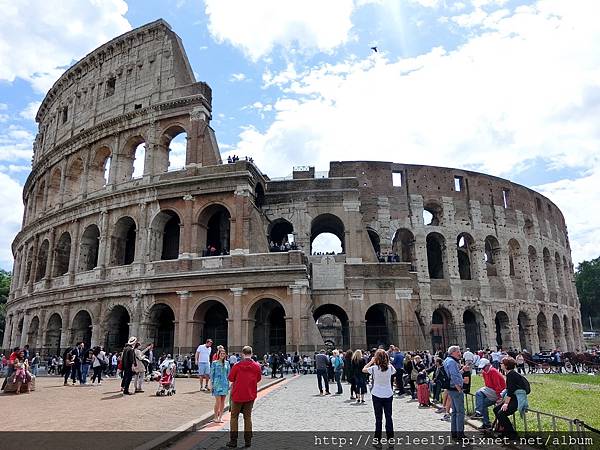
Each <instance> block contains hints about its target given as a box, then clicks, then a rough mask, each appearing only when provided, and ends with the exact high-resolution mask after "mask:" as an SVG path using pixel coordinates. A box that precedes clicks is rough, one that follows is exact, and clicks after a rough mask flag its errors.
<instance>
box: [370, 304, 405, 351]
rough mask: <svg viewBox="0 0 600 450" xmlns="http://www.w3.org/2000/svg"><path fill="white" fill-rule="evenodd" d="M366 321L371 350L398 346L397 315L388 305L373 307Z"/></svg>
mask: <svg viewBox="0 0 600 450" xmlns="http://www.w3.org/2000/svg"><path fill="white" fill-rule="evenodd" d="M365 321H366V328H367V330H366V331H367V347H368V348H369V349H371V348H376V347H379V346H380V345H383V346H384V348H388V347H389V345H390V344H397V336H396V334H397V333H396V314H395V313H394V310H393V309H392V308H390V307H389V306H388V305H384V304H383V303H379V304H377V305H373V306H371V307H370V308H369V309H368V310H367V313H366V314H365Z"/></svg>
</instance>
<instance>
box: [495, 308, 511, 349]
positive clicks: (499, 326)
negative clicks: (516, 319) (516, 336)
mask: <svg viewBox="0 0 600 450" xmlns="http://www.w3.org/2000/svg"><path fill="white" fill-rule="evenodd" d="M495 324H496V344H497V345H498V348H504V349H507V348H512V346H513V345H512V338H511V334H510V319H509V318H508V314H506V313H505V312H504V311H498V312H497V313H496V319H495Z"/></svg>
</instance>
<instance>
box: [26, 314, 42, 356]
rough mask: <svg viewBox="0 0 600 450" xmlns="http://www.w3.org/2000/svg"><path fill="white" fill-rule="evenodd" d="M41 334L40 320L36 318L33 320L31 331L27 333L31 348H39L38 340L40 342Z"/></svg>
mask: <svg viewBox="0 0 600 450" xmlns="http://www.w3.org/2000/svg"><path fill="white" fill-rule="evenodd" d="M39 332H40V319H39V317H38V316H34V317H33V319H31V322H30V324H29V331H28V332H27V344H29V345H30V346H31V347H33V348H35V349H37V348H36V346H37V340H38V334H39Z"/></svg>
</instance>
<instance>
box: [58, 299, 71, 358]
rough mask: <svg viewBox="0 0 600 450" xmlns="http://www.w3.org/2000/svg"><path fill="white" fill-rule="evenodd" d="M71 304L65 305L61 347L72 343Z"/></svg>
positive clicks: (63, 347)
mask: <svg viewBox="0 0 600 450" xmlns="http://www.w3.org/2000/svg"><path fill="white" fill-rule="evenodd" d="M70 312H71V310H70V308H69V305H63V310H62V323H61V330H60V348H61V350H62V349H65V348H67V347H68V346H70V345H71V317H70Z"/></svg>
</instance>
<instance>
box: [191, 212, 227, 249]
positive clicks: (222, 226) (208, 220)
mask: <svg viewBox="0 0 600 450" xmlns="http://www.w3.org/2000/svg"><path fill="white" fill-rule="evenodd" d="M198 225H199V227H200V232H199V237H200V248H202V249H203V250H202V256H217V255H227V254H229V250H230V248H231V247H230V239H231V238H230V234H231V212H230V211H229V208H227V207H226V206H225V205H223V204H221V203H211V204H210V205H208V206H206V207H205V208H204V209H203V210H202V211H201V212H200V215H199V218H198ZM213 249H214V250H213Z"/></svg>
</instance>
